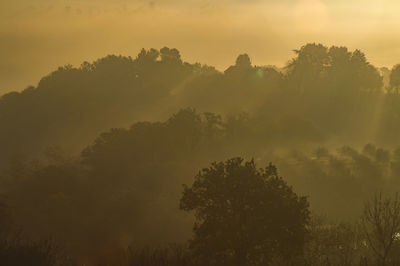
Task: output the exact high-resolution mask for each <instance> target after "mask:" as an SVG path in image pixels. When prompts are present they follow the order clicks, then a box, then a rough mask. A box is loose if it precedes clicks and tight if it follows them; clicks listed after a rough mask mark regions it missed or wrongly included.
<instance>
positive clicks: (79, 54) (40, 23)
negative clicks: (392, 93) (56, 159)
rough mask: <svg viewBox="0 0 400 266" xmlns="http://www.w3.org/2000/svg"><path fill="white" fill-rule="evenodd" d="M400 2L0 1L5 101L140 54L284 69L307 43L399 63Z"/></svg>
mask: <svg viewBox="0 0 400 266" xmlns="http://www.w3.org/2000/svg"><path fill="white" fill-rule="evenodd" d="M398 14H400V1H398V0H368V1H366V0H154V1H148V0H30V1H27V0H12V1H11V0H10V1H6V0H0V94H1V93H4V92H6V91H10V90H21V89H24V88H25V87H26V86H28V85H36V84H37V82H38V81H39V79H40V78H41V77H42V76H44V75H46V74H48V73H49V72H51V71H52V70H54V69H56V68H57V67H58V66H60V65H65V64H73V65H79V64H80V63H81V62H82V61H85V60H87V61H91V60H94V59H97V58H99V57H102V56H105V55H107V54H111V53H113V54H122V55H131V56H135V55H136V54H137V53H138V52H139V50H140V49H141V48H142V47H145V48H151V47H154V48H161V47H163V46H169V47H175V48H178V49H179V50H180V51H181V53H182V55H183V58H184V60H187V61H189V62H194V61H199V62H201V63H207V64H210V65H214V66H216V67H217V68H219V69H221V70H223V69H225V68H226V67H227V66H229V65H230V64H233V63H234V61H235V58H236V56H237V55H238V54H240V53H244V52H247V53H248V54H249V55H250V56H251V57H252V59H253V62H254V63H255V64H258V65H270V64H274V65H278V66H283V65H284V64H285V63H286V62H287V61H288V60H289V59H290V58H291V57H292V56H293V53H292V50H293V49H296V48H299V47H300V46H301V45H303V44H305V43H307V42H321V43H323V44H326V45H345V46H348V47H349V48H351V49H355V48H359V49H361V50H362V51H364V52H365V53H366V54H367V57H368V58H369V59H370V61H371V62H372V63H373V64H375V65H377V66H388V67H392V66H393V65H394V64H397V63H400V16H399V15H398Z"/></svg>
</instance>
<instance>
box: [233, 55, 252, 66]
mask: <svg viewBox="0 0 400 266" xmlns="http://www.w3.org/2000/svg"><path fill="white" fill-rule="evenodd" d="M236 66H237V67H240V68H250V67H251V59H250V57H249V55H248V54H241V55H239V56H238V58H237V59H236Z"/></svg>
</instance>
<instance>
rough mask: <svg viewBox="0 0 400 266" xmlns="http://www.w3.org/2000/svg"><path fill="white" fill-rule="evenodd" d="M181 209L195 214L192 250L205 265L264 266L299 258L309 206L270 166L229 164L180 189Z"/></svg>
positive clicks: (204, 172)
mask: <svg viewBox="0 0 400 266" xmlns="http://www.w3.org/2000/svg"><path fill="white" fill-rule="evenodd" d="M180 208H181V209H182V210H185V211H194V212H195V215H196V222H195V225H194V229H193V230H194V238H193V240H192V241H191V242H190V247H191V248H192V249H193V251H194V254H195V255H197V256H198V257H197V258H198V259H199V260H200V263H201V264H203V265H240V266H244V265H268V264H269V263H271V261H272V260H273V259H274V258H275V257H277V256H278V257H279V256H280V255H282V256H283V257H285V258H290V257H291V256H294V254H296V253H297V252H300V250H301V248H302V246H303V243H304V239H305V236H306V232H307V231H306V224H307V223H308V220H309V210H308V201H307V199H306V198H305V197H299V196H297V195H296V194H295V193H294V192H293V190H292V188H291V187H290V186H288V185H287V183H286V182H285V181H284V180H283V179H282V178H281V177H279V176H278V172H277V168H276V167H275V166H274V165H272V164H269V165H268V166H267V167H266V168H265V169H257V168H256V164H255V163H254V161H253V160H252V161H247V162H244V160H243V159H242V158H233V159H230V160H228V161H226V162H219V163H213V164H212V165H211V167H209V168H205V169H203V170H202V171H201V172H200V173H199V174H198V175H197V176H196V177H195V181H194V183H193V185H192V186H191V187H187V186H185V187H184V191H183V196H182V198H181V201H180Z"/></svg>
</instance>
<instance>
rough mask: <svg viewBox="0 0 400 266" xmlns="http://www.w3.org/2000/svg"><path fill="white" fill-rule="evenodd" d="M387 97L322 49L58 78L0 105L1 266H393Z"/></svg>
mask: <svg viewBox="0 0 400 266" xmlns="http://www.w3.org/2000/svg"><path fill="white" fill-rule="evenodd" d="M399 88H400V67H399V66H395V67H393V69H392V70H389V69H386V68H381V69H378V68H376V67H374V66H373V65H371V64H370V63H369V62H368V61H367V59H366V57H365V55H364V54H363V53H362V52H360V51H358V50H356V51H349V50H348V49H347V48H345V47H330V48H328V47H324V46H323V45H319V44H308V45H305V46H303V47H301V48H300V49H299V50H296V51H295V57H294V58H293V59H292V60H291V61H290V62H288V64H287V65H286V67H285V68H283V69H279V68H277V67H273V66H254V65H252V63H251V60H250V58H249V56H248V55H246V54H243V55H240V56H239V57H238V58H237V60H236V63H235V64H234V65H233V66H231V67H229V68H228V69H227V70H225V71H224V72H220V71H218V70H216V69H214V68H213V67H210V66H205V65H201V64H198V63H196V64H190V63H187V62H183V61H182V59H181V56H180V54H179V51H178V50H176V49H169V48H163V49H161V50H155V49H150V50H142V51H141V52H140V53H139V54H138V55H137V57H136V58H131V57H123V56H107V57H105V58H102V59H99V60H97V61H95V62H93V63H88V62H85V63H83V64H82V65H81V66H80V67H77V68H76V67H72V66H65V67H61V68H59V69H58V70H57V71H55V72H53V73H51V74H49V75H48V76H46V77H44V78H43V79H42V80H41V81H40V82H39V84H38V85H37V86H36V87H33V86H32V87H29V88H27V89H25V90H23V91H21V92H11V93H8V94H5V95H3V96H1V98H0V129H1V130H0V183H1V186H0V195H1V201H0V202H1V204H2V205H1V213H0V265H32V266H36V265H38V266H39V265H40V266H41V265H99V266H100V265H104V266H105V265H304V266H306V265H310V266H313V265H315V266H319V265H321V266H322V265H324V266H325V265H326V266H327V265H343V266H345V265H346V266H347V265H349V266H350V265H365V266H366V265H379V266H381V265H386V266H394V265H400V258H399V254H400V235H399V233H400V201H399V198H398V196H397V194H396V193H397V192H398V191H399V190H400V146H399V144H400V138H399V136H400V95H399V91H398V90H399ZM238 156H240V157H238ZM228 158H231V159H228ZM212 162H215V163H212ZM269 162H273V164H272V163H270V164H268V163H269ZM204 167H205V168H204ZM201 169H202V170H201ZM278 169H279V172H278ZM199 170H200V171H199ZM281 175H282V176H283V177H284V179H283V178H281ZM193 177H194V179H193ZM182 184H186V185H184V186H183V187H182Z"/></svg>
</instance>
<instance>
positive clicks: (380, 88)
mask: <svg viewBox="0 0 400 266" xmlns="http://www.w3.org/2000/svg"><path fill="white" fill-rule="evenodd" d="M398 69H399V68H398V67H395V69H394V71H392V72H390V71H389V70H388V69H377V68H375V67H374V66H373V65H371V64H370V63H369V62H368V61H367V59H366V57H365V55H364V54H363V53H362V52H360V51H359V50H356V51H349V50H348V49H347V48H345V47H330V48H328V47H325V46H323V45H320V44H307V45H305V46H303V47H301V48H300V49H299V50H296V51H295V57H294V58H293V59H292V60H291V61H289V63H288V64H287V65H286V66H285V67H284V68H283V69H278V68H276V67H273V66H254V65H252V63H251V60H250V58H249V56H248V55H246V54H243V55H240V56H239V57H238V58H237V60H236V63H235V64H234V65H233V66H231V67H229V68H228V69H226V70H225V71H224V72H220V71H217V70H216V69H215V68H213V67H209V66H206V65H200V64H198V63H196V64H190V63H186V62H183V61H182V59H181V55H180V53H179V51H178V50H176V49H169V48H163V49H161V50H156V49H150V50H145V49H143V50H142V51H141V52H140V53H139V54H138V55H137V56H136V57H135V58H131V57H124V56H114V55H110V56H107V57H105V58H102V59H99V60H97V61H95V62H93V63H88V62H84V63H83V64H82V65H81V66H80V67H73V66H64V67H60V68H59V69H58V70H56V71H54V72H53V73H51V74H49V75H48V76H46V77H44V78H43V79H42V80H41V81H40V82H39V84H38V85H37V86H35V87H29V88H27V89H25V90H23V91H21V92H11V93H8V94H5V95H3V96H2V97H1V98H0V127H1V129H2V130H1V131H0V147H1V148H2V152H1V158H2V162H3V163H2V164H4V162H5V161H6V160H7V159H8V157H9V156H11V155H15V154H28V155H31V154H34V155H37V154H39V153H40V152H42V150H43V148H44V147H46V146H49V145H57V146H62V147H63V148H64V149H66V150H68V151H69V152H75V153H77V152H79V150H81V149H82V148H83V147H84V146H86V145H87V144H88V143H90V142H91V141H92V140H93V139H94V138H95V137H96V136H97V135H98V134H100V133H101V132H102V131H106V130H108V129H109V128H112V127H126V126H129V125H130V124H131V123H133V122H136V121H144V120H160V119H161V120H164V119H167V118H168V117H169V116H170V115H172V114H173V113H175V112H177V111H178V110H179V109H181V108H186V107H193V108H196V109H197V110H199V111H201V112H205V111H209V112H214V113H219V114H222V115H228V114H229V115H236V116H237V115H239V114H242V113H246V114H247V115H248V116H251V117H252V118H253V120H254V123H253V124H252V125H251V127H252V129H253V131H254V132H256V133H255V134H257V133H259V132H263V133H264V131H268V132H269V135H268V138H267V137H266V136H265V135H263V133H259V134H260V135H261V136H258V138H257V140H258V141H265V140H266V139H269V140H271V142H272V143H273V144H274V146H276V147H281V146H282V145H286V146H289V147H292V146H293V145H295V144H299V143H300V144H302V143H304V142H311V143H317V144H321V143H332V142H333V143H339V145H341V144H342V143H346V144H355V145H363V144H365V143H376V144H377V145H383V146H392V145H398V144H399V141H398V138H397V136H398V134H399V133H400V128H399V127H398V126H397V125H399V124H400V123H399V121H398V119H399V118H398V115H397V114H398V112H399V110H398V108H399V107H398V106H399V96H398V93H397V91H398V87H399V84H400V83H399V82H398V80H399V74H398V73H399V71H398ZM384 81H385V84H384ZM260 128H261V129H262V131H260V130H259V129H260ZM294 132H296V134H294Z"/></svg>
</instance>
